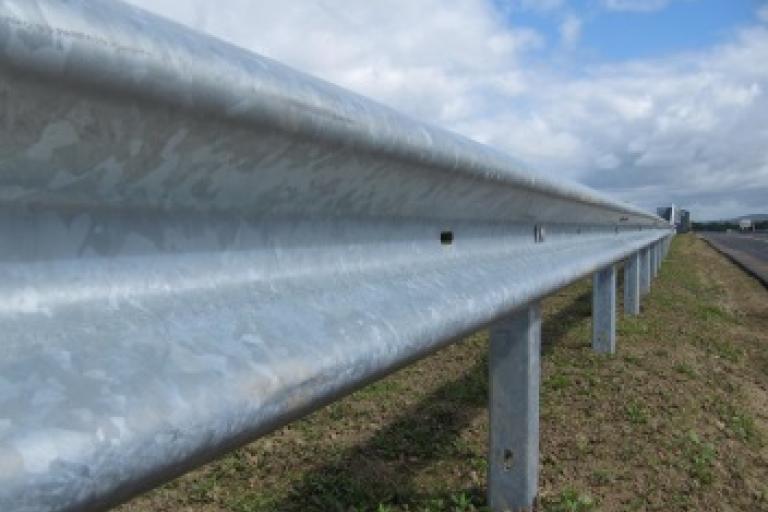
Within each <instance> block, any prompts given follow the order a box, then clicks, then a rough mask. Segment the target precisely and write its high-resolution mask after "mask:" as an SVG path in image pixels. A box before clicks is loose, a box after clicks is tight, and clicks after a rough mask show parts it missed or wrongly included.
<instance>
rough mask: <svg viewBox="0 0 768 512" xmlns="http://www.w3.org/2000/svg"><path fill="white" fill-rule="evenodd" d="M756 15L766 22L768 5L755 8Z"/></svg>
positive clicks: (767, 20) (767, 19)
mask: <svg viewBox="0 0 768 512" xmlns="http://www.w3.org/2000/svg"><path fill="white" fill-rule="evenodd" d="M757 17H758V18H759V19H760V20H761V21H764V22H766V23H768V5H764V6H762V7H760V8H759V9H758V10H757Z"/></svg>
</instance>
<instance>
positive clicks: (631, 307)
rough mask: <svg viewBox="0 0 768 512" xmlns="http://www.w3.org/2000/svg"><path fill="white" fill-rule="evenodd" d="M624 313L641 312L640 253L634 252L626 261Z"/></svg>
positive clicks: (635, 313) (629, 314)
mask: <svg viewBox="0 0 768 512" xmlns="http://www.w3.org/2000/svg"><path fill="white" fill-rule="evenodd" d="M624 313H625V314H626V315H627V316H634V315H639V314H640V253H639V252H636V253H634V254H632V255H631V256H630V257H629V258H627V261H626V262H624Z"/></svg>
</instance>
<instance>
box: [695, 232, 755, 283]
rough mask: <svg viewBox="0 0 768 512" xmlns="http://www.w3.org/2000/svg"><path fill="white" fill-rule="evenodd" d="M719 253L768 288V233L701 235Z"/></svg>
mask: <svg viewBox="0 0 768 512" xmlns="http://www.w3.org/2000/svg"><path fill="white" fill-rule="evenodd" d="M700 235H701V236H702V237H703V238H704V239H705V240H707V241H708V242H709V243H710V244H712V246H713V247H714V248H715V249H717V250H718V251H720V252H722V253H723V254H725V255H726V256H728V257H730V258H731V259H732V260H734V261H735V262H736V263H737V264H738V265H740V266H741V267H743V268H744V269H745V270H747V271H748V272H749V273H750V274H752V275H754V276H755V277H757V278H758V279H760V280H761V281H762V282H763V284H764V285H766V286H768V233H765V232H760V233H709V232H708V233H700Z"/></svg>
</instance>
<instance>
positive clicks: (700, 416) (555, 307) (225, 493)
mask: <svg viewBox="0 0 768 512" xmlns="http://www.w3.org/2000/svg"><path fill="white" fill-rule="evenodd" d="M590 291H591V290H590V282H589V281H588V280H583V281H580V282H578V283H575V284H574V285H572V286H570V287H568V288H567V289H565V290H562V291H560V292H558V293H557V294H555V295H553V296H551V297H549V298H547V299H546V300H545V301H544V302H543V313H544V324H543V333H542V339H543V350H542V352H543V355H542V393H541V474H540V497H539V510H540V511H543V512H563V511H569V512H571V511H572V512H578V511H593V510H594V511H597V510H601V511H602V510H605V511H612V510H664V511H682V510H690V511H700V510H701V511H707V510H734V511H750V512H752V511H768V483H767V482H768V446H766V442H765V440H766V437H765V436H766V430H767V429H768V396H767V391H766V390H768V292H766V290H765V289H764V288H763V287H761V286H760V285H759V284H757V283H756V282H755V281H754V280H752V279H751V278H749V277H748V276H746V275H745V274H744V273H742V272H741V271H740V270H739V269H737V268H736V267H734V266H733V265H732V264H730V263H729V262H728V261H726V260H725V259H724V258H722V257H720V256H719V255H718V254H716V253H715V252H713V251H712V250H710V249H709V248H708V246H706V245H705V244H704V243H702V242H700V241H699V240H697V239H696V238H694V237H693V236H680V237H677V238H676V239H675V242H674V244H673V248H672V252H671V254H670V257H669V258H668V260H667V261H666V263H665V265H664V266H663V267H662V270H661V276H660V278H659V279H657V280H656V281H654V285H653V288H652V291H651V294H650V295H649V296H648V297H646V298H644V300H643V304H642V306H643V313H642V315H641V316H639V317H634V318H625V317H623V316H621V317H620V318H619V321H618V325H617V332H618V347H619V352H618V354H617V355H615V356H613V357H607V356H601V355H596V354H594V353H593V352H592V351H591V347H590V343H589V338H590ZM620 295H621V294H619V297H620ZM486 351H487V335H486V333H478V334H476V335H475V336H472V337H471V338H469V339H467V340H465V341H464V342H462V343H458V344H456V345H453V346H451V347H449V348H447V349H445V350H443V351H441V352H439V353H437V354H435V355H434V356H431V357H429V358H427V359H425V360H423V361H420V362H419V363H417V364H415V365H412V366H410V367H408V368H405V369H403V370H401V371H400V372H398V373H396V374H394V375H392V376H390V377H388V378H387V379H384V380H382V381H379V382H377V383H374V384H372V385H370V386H368V387H366V388H364V389H362V390H360V391H358V392H357V393H355V394H353V395H350V396H349V397H347V398H345V399H343V400H341V401H338V402H336V403H334V404H331V405H329V406H327V407H325V408H323V409H321V410H319V411H317V412H315V413H314V414H312V415H310V416H308V417H306V418H304V419H302V420H300V421H298V422H294V423H292V424H291V425H288V426H287V427H284V428H282V429H280V430H278V431H277V432H275V433H273V434H272V435H270V436H266V437H264V438H262V439H260V440H258V441H256V442H254V443H252V444H250V445H248V446H245V447H243V448H241V449H240V450H237V451H235V452H232V453H230V454H228V455H226V456H224V457H222V458H221V459H219V460H218V461H216V462H214V463H211V464H208V465H207V466H205V467H203V468H201V469H199V470H197V471H194V472H192V473H190V474H188V475H186V476H184V477H182V478H180V479H177V480H175V481H174V482H171V483H169V484H167V485H166V486H163V487H161V488H159V489H157V490H155V491H153V492H151V493H148V494H146V495H144V496H141V497H138V498H137V499H135V500H133V501H132V502H130V503H128V504H126V505H124V506H123V507H122V508H121V509H120V512H139V511H140V512H144V511H147V512H149V511H153V512H154V511H160V512H162V511H167V512H175V511H185V512H214V511H215V512H222V511H227V512H230V511H231V512H267V511H270V512H271V511H288V512H290V511H339V512H350V511H356V512H364V511H365V512H369V511H370V512H402V511H409V512H431V511H435V512H437V511H451V512H465V511H469V512H480V511H487V510H488V509H487V505H486V502H485V492H486V471H487V463H486V457H485V456H486V449H487V437H488V432H487V428H488V425H487V408H486V401H487V361H486Z"/></svg>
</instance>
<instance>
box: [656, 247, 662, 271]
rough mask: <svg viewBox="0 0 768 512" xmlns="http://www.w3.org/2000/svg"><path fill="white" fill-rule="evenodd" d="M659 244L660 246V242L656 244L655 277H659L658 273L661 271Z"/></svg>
mask: <svg viewBox="0 0 768 512" xmlns="http://www.w3.org/2000/svg"><path fill="white" fill-rule="evenodd" d="M661 244H662V242H661V241H659V242H657V243H656V275H657V276H658V275H659V272H660V271H661V258H662V253H661Z"/></svg>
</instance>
